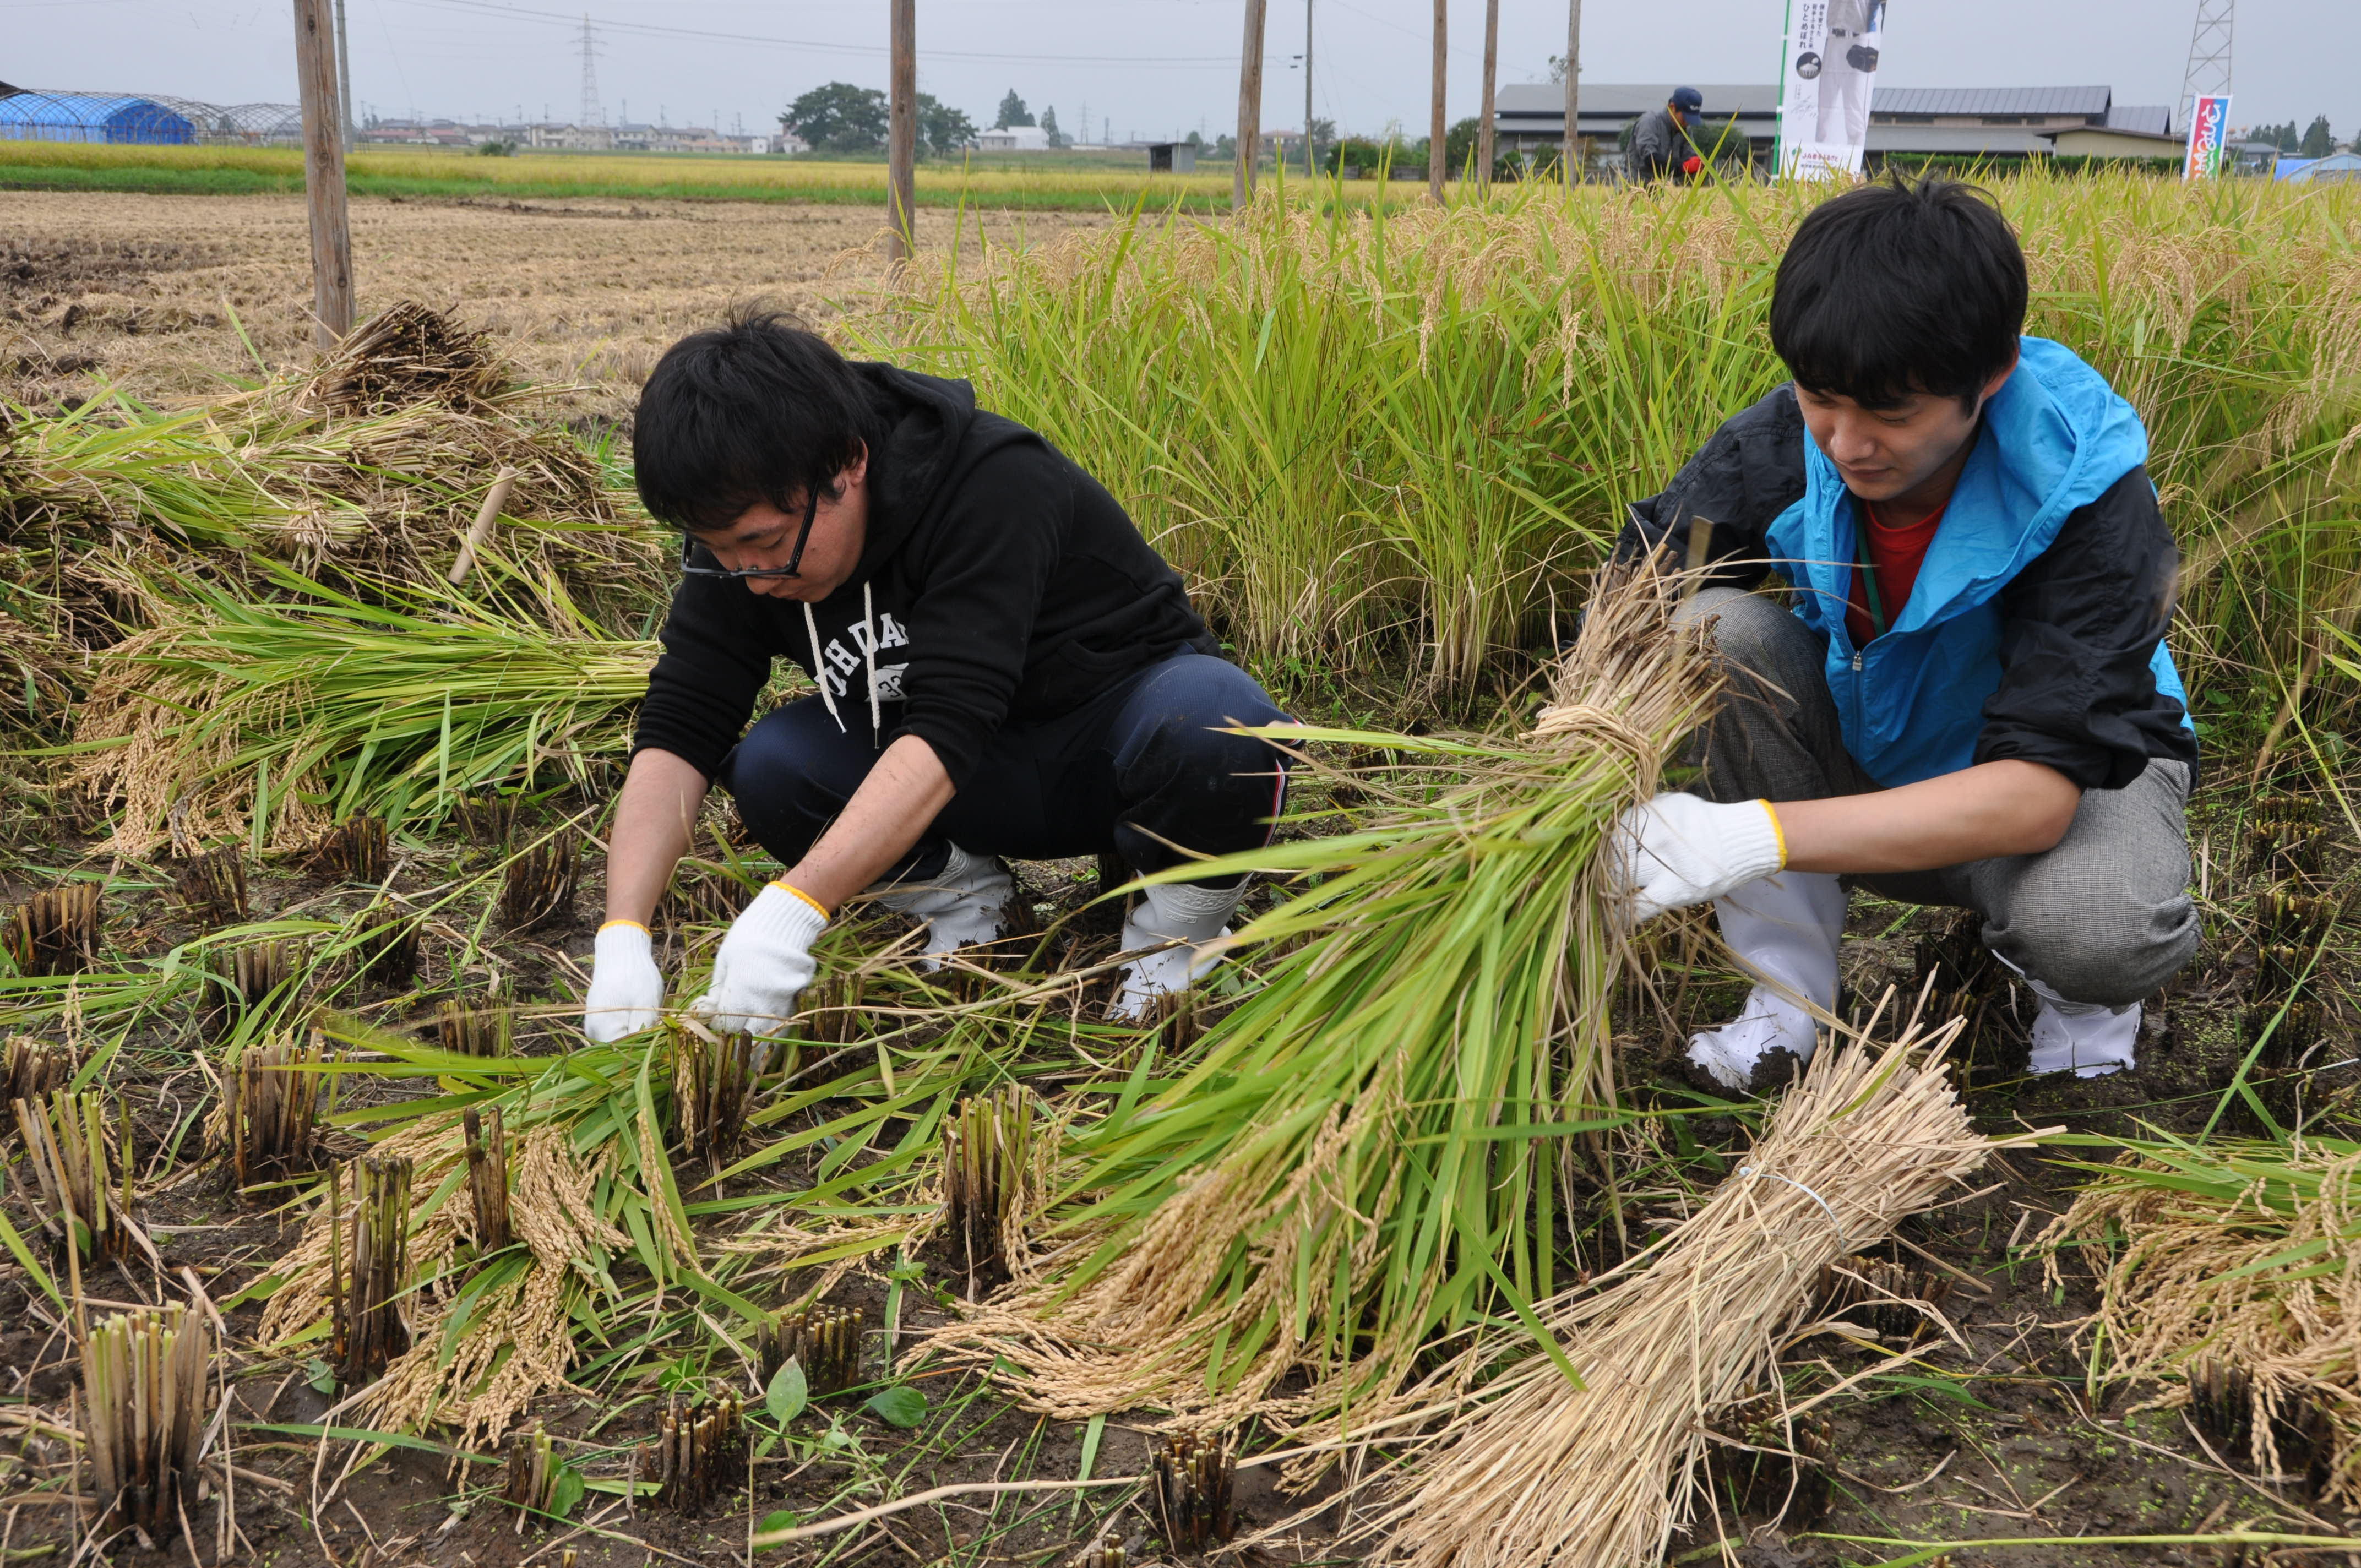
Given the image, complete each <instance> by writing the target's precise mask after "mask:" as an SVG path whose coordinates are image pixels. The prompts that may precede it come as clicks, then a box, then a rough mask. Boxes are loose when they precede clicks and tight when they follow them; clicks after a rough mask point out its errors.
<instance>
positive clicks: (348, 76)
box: [336, 0, 361, 149]
mask: <svg viewBox="0 0 2361 1568" xmlns="http://www.w3.org/2000/svg"><path fill="white" fill-rule="evenodd" d="M336 111H337V117H338V118H339V119H340V120H341V121H342V122H343V123H344V127H345V146H346V148H347V149H349V148H351V147H352V145H353V143H355V142H357V141H358V140H360V139H361V136H360V127H359V126H357V125H355V124H354V123H353V55H352V46H351V45H350V44H348V43H346V41H345V0H336Z"/></svg>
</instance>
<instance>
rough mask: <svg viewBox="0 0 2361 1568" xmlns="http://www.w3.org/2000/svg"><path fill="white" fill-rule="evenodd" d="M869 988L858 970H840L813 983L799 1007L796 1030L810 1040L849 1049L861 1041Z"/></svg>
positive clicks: (798, 1004) (801, 999) (822, 976)
mask: <svg viewBox="0 0 2361 1568" xmlns="http://www.w3.org/2000/svg"><path fill="white" fill-rule="evenodd" d="M866 989H867V988H866V985H865V983H864V981H863V980H862V975H861V972H860V971H859V970H851V969H847V970H837V971H835V972H833V973H829V974H824V975H821V976H820V977H819V978H818V980H816V981H812V983H811V984H810V986H808V987H807V989H806V990H805V992H804V993H803V995H802V997H801V998H800V999H799V1000H798V1001H797V1003H796V1028H797V1029H798V1030H799V1031H800V1032H801V1033H802V1034H803V1036H805V1037H806V1038H807V1039H809V1040H812V1041H814V1042H816V1043H818V1044H820V1045H827V1046H849V1045H851V1044H852V1042H853V1041H855V1040H857V1039H859V1038H861V1036H862V1026H861V1009H862V1000H863V997H864V995H865V993H866Z"/></svg>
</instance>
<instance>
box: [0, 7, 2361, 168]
mask: <svg viewBox="0 0 2361 1568" xmlns="http://www.w3.org/2000/svg"><path fill="white" fill-rule="evenodd" d="M347 5H349V7H350V9H349V13H348V27H349V31H350V34H351V49H352V55H353V59H352V80H353V96H354V97H355V98H356V99H357V101H359V103H360V104H363V105H365V106H367V107H368V108H371V109H374V110H375V112H377V113H378V114H379V115H388V116H391V115H403V114H407V113H409V112H410V111H411V110H412V108H415V109H417V110H418V111H420V112H422V113H424V114H427V115H454V116H460V117H469V118H472V117H475V116H478V115H487V116H489V115H497V116H500V117H502V118H514V117H515V116H516V115H518V114H519V113H520V112H522V114H523V115H526V116H528V117H531V118H536V119H537V118H540V117H542V115H544V110H545V111H546V112H547V113H549V114H550V115H555V117H557V118H559V119H570V118H572V117H574V115H575V113H576V111H577V106H578V104H579V103H580V99H581V82H582V71H581V59H580V53H579V49H578V39H579V37H580V32H581V21H580V18H581V16H582V14H583V12H584V11H585V10H586V9H587V11H588V14H589V15H590V16H591V18H592V19H593V21H594V22H595V23H596V24H598V43H599V47H600V50H601V52H600V54H599V57H598V61H597V66H598V90H599V95H600V98H601V100H602V101H603V106H604V108H605V111H606V115H607V117H608V118H609V119H610V120H612V119H618V118H620V117H621V115H622V112H623V110H624V108H625V106H626V105H627V104H628V106H629V109H630V114H631V118H632V119H635V120H653V119H655V118H656V117H657V116H658V115H659V113H661V114H662V115H664V118H665V119H667V120H668V121H669V122H670V123H672V124H674V125H686V124H710V123H713V122H714V121H715V120H716V119H717V118H718V119H719V121H720V122H721V124H722V126H724V128H727V127H728V126H730V124H731V123H732V122H733V121H737V120H741V119H742V121H743V123H744V125H745V126H747V128H749V129H752V128H757V127H762V128H767V127H768V126H769V125H770V124H771V123H772V122H773V121H774V120H775V118H776V116H777V114H778V111H779V109H780V107H781V106H782V105H784V104H785V103H786V102H787V101H788V100H790V99H792V98H793V97H794V96H795V95H796V93H801V92H803V91H805V90H806V89H807V88H809V87H812V86H815V85H818V83H821V82H828V81H831V80H843V81H849V82H858V83H861V84H862V85H864V86H875V87H882V86H884V83H885V60H884V52H885V51H884V42H885V29H886V5H885V0H850V3H847V0H836V3H832V4H825V5H822V4H813V3H809V0H770V3H763V0H519V3H517V4H514V5H511V4H507V3H505V0H347ZM1313 5H1314V6H1315V14H1314V22H1315V26H1316V28H1317V33H1316V37H1315V38H1314V54H1313V62H1312V63H1313V67H1314V70H1313V73H1312V90H1313V102H1314V105H1315V108H1314V112H1315V113H1316V114H1317V115H1320V116H1322V117H1324V118H1329V119H1334V120H1335V121H1337V122H1338V123H1339V124H1340V125H1341V126H1344V127H1345V129H1347V130H1352V131H1361V132H1372V131H1376V130H1378V129H1380V128H1382V127H1383V126H1385V124H1386V123H1387V122H1388V121H1389V120H1393V119H1400V121H1402V122H1403V123H1404V124H1405V125H1406V126H1409V127H1411V131H1412V133H1413V134H1418V133H1420V132H1422V130H1423V127H1424V126H1425V123H1426V93H1427V49H1428V40H1429V36H1430V27H1431V25H1432V22H1431V19H1432V16H1433V11H1432V8H1431V6H1430V5H1428V4H1427V3H1426V0H1313ZM1242 6H1243V0H918V71H919V83H920V86H921V87H922V89H923V90H925V91H927V92H930V93H934V94H935V95H936V96H938V97H939V98H942V99H944V100H945V101H947V102H949V103H950V104H953V105H955V106H957V107H960V108H963V109H965V110H966V111H967V112H968V113H969V114H971V115H974V116H975V118H976V119H977V120H978V121H979V122H981V123H989V121H990V119H991V118H992V115H993V110H994V105H995V104H997V103H998V102H999V99H1000V95H1001V94H1002V93H1004V92H1005V91H1006V90H1007V89H1009V88H1011V87H1014V88H1015V89H1016V91H1017V92H1018V93H1022V94H1023V95H1024V96H1025V98H1026V99H1027V102H1028V104H1030V105H1031V107H1032V108H1033V109H1034V111H1035V112H1036V113H1037V114H1038V112H1039V111H1040V110H1041V109H1042V108H1043V107H1045V106H1049V105H1054V106H1055V107H1056V108H1057V110H1058V113H1059V117H1060V125H1061V126H1062V127H1063V128H1064V129H1066V130H1067V131H1068V132H1069V134H1074V133H1079V132H1080V131H1081V129H1082V126H1081V125H1080V124H1079V122H1080V120H1081V118H1082V110H1083V107H1084V105H1085V104H1087V105H1088V107H1089V112H1090V116H1091V121H1092V130H1093V134H1094V135H1095V134H1103V133H1104V132H1105V131H1107V130H1109V129H1111V130H1112V131H1113V134H1114V136H1115V137H1116V138H1117V139H1118V140H1120V139H1126V138H1128V137H1131V136H1132V135H1133V134H1134V133H1137V134H1138V135H1140V136H1149V135H1158V136H1162V135H1169V134H1172V133H1175V132H1180V131H1185V130H1189V129H1194V128H1197V127H1199V126H1202V127H1203V128H1204V129H1205V130H1206V131H1207V133H1208V134H1212V133H1215V132H1219V131H1223V130H1226V129H1228V128H1230V126H1232V124H1233V122H1234V121H1235V117H1236V104H1237V67H1236V58H1237V48H1238V41H1239V37H1240V32H1241V16H1242ZM1784 10H1785V4H1784V0H1647V3H1644V4H1633V3H1631V0H1625V3H1623V4H1610V3H1608V0H1591V3H1590V4H1589V5H1588V6H1587V7H1586V15H1585V16H1584V19H1583V46H1582V47H1583V56H1582V63H1583V71H1582V75H1583V79H1584V80H1585V81H1586V82H1675V81H1685V82H1769V81H1771V80H1772V79H1773V73H1774V71H1775V63H1776V60H1777V54H1778V42H1779V33H1780V29H1781V26H1782V20H1783V17H1784ZM2194 12H2195V0H1893V3H1892V5H1891V8H1890V10H1889V12H1888V16H1887V21H1886V36H1885V60H1884V65H1883V69H1882V70H1881V71H1880V72H1879V77H1880V80H1881V81H1882V82H1890V83H1892V84H1893V85H1895V86H1903V87H1976V86H1995V87H1998V86H2006V87H2018V86H2063V85H2079V84H2084V83H2103V84H2105V85H2108V86H2111V87H2113V88H2114V92H2115V99H2116V102H2118V103H2129V104H2163V103H2170V102H2173V101H2174V100H2175V99H2177V98H2178V96H2179V94H2180V81H2181V71H2182V67H2183V65H2184V63H2185V61H2186V60H2187V56H2188V51H2189V32H2190V25H2191V20H2192V19H2193V16H2194ZM1565 15H1566V12H1565V5H1564V4H1563V3H1562V0H1547V3H1537V0H1501V5H1500V75H1499V79H1500V81H1501V82H1504V83H1505V82H1528V81H1539V80H1543V79H1545V77H1546V74H1547V71H1548V59H1549V56H1551V55H1552V54H1554V53H1557V52H1559V51H1560V50H1562V49H1564V47H1565ZM1268 27H1269V32H1268V43H1267V56H1268V63H1267V67H1266V71H1265V82H1266V97H1265V101H1264V107H1263V124H1264V126H1266V127H1277V126H1299V125H1301V123H1302V118H1303V76H1302V71H1301V63H1300V60H1299V59H1298V55H1299V52H1300V51H1301V49H1302V48H1303V33H1304V8H1303V5H1302V3H1301V0H1271V5H1270V20H1269V24H1268ZM291 33H292V23H291V4H290V0H0V81H7V82H14V83H16V85H18V86H20V87H44V88H84V89H106V90H119V91H131V92H147V93H175V94H178V95H181V96H183V97H190V98H201V99H207V100H212V101H215V102H251V101H257V100H275V101H285V100H289V99H291V98H292V97H293V95H294V61H293V52H294V51H293V45H292V42H291ZM1483 35H1484V7H1483V5H1482V3H1481V0H1452V4H1451V67H1450V113H1451V117H1452V118H1453V119H1457V118H1459V117H1460V116H1462V115H1467V114H1472V113H1474V112H1475V108H1476V104H1477V94H1478V92H1479V91H1480V87H1479V78H1480V75H1481V71H1482V62H1483V41H1484V38H1483ZM2356 67H2361V0H2248V4H2247V5H2246V6H2244V7H2243V8H2242V10H2241V12H2240V15H2239V18H2238V34H2237V48H2236V66H2235V69H2236V79H2235V104H2234V113H2233V115H2232V118H2233V121H2234V122H2235V123H2237V124H2241V125H2244V124H2250V123H2254V122H2258V121H2278V120H2284V119H2290V118H2292V119H2294V120H2296V121H2297V122H2298V123H2299V124H2302V123H2306V122H2309V121H2310V119H2311V118H2312V115H2315V114H2323V113H2324V114H2326V115H2328V117H2329V121H2330V124H2331V125H2332V126H2334V130H2335V132H2336V134H2337V136H2338V137H2340V138H2344V137H2351V136H2352V135H2353V134H2354V132H2355V130H2356V129H2361V69H2357V68H2356ZM1708 106H1710V105H1708Z"/></svg>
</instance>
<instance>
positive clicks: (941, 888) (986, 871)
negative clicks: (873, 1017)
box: [869, 844, 1016, 970]
mask: <svg viewBox="0 0 2361 1568" xmlns="http://www.w3.org/2000/svg"><path fill="white" fill-rule="evenodd" d="M950 850H951V852H950V859H949V860H948V861H944V862H943V869H942V870H941V871H940V872H938V873H937V874H936V875H934V876H931V877H928V879H927V880H926V881H925V882H923V883H878V884H877V885H876V886H875V887H873V888H871V889H870V890H869V894H870V896H871V897H873V898H874V899H876V900H877V902H878V903H880V904H882V905H884V906H885V907H886V908H888V909H891V910H895V911H896V912H898V913H900V914H903V915H908V916H915V917H917V919H920V920H923V921H925V922H926V923H927V942H926V948H925V950H924V952H923V953H922V954H921V956H920V958H919V959H918V967H919V968H920V969H924V970H939V969H940V968H942V967H943V958H944V955H946V954H949V953H954V952H957V951H958V950H959V949H960V948H968V947H973V946H975V945H977V944H978V943H982V942H996V941H998V940H999V939H1000V934H1001V932H1002V931H1004V930H1005V929H1006V927H1007V920H1008V898H1009V894H1011V893H1013V892H1015V891H1016V878H1014V877H1012V876H1010V875H1009V874H1008V868H1007V867H1006V866H1005V865H1002V864H1001V863H1000V860H999V857H998V856H995V855H974V854H970V853H969V852H968V851H967V850H962V849H961V848H960V847H959V846H958V845H957V844H953V845H952V846H951V847H950Z"/></svg>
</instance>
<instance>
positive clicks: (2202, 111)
mask: <svg viewBox="0 0 2361 1568" xmlns="http://www.w3.org/2000/svg"><path fill="white" fill-rule="evenodd" d="M2229 141H2230V95H2229V94H2228V93H2221V94H2219V95H2218V96H2215V95H2212V94H2208V95H2206V96H2202V97H2200V98H2199V99H2198V100H2197V101H2196V102H2195V103H2194V104H2191V105H2190V110H2189V158H2188V159H2187V161H2186V162H2184V163H2183V164H2182V165H2181V170H2180V177H2181V178H2182V179H2183V180H2218V179H2220V178H2221V176H2222V155H2223V153H2224V150H2225V149H2226V148H2228V146H2229Z"/></svg>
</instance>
